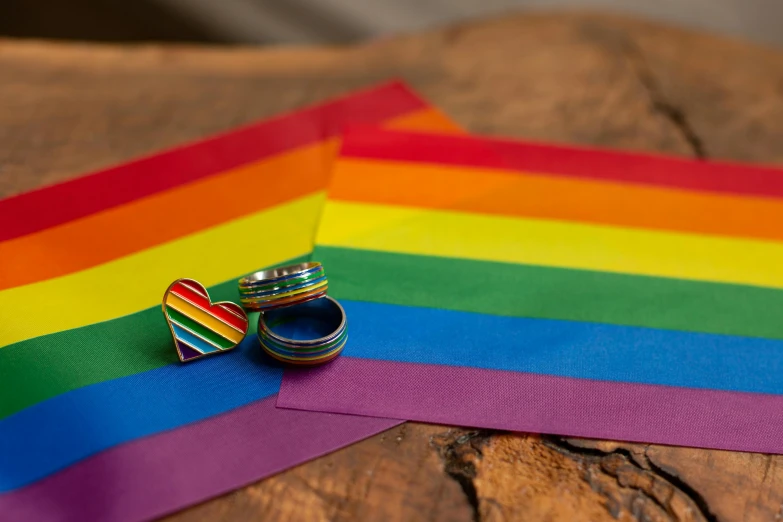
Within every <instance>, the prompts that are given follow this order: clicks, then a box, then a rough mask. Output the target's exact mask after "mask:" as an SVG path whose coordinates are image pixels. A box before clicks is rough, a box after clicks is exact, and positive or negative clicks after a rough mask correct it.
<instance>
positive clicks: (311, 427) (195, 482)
mask: <svg viewBox="0 0 783 522" xmlns="http://www.w3.org/2000/svg"><path fill="white" fill-rule="evenodd" d="M399 423H400V421H397V420H391V419H378V418H369V417H354V416H347V415H335V414H330V413H311V412H301V411H295V410H282V409H277V408H275V397H274V396H272V397H269V398H266V399H263V400H260V401H257V402H254V403H252V404H248V405H247V406H243V407H241V408H238V409H236V410H233V411H231V412H229V413H225V414H223V415H219V416H217V417H213V418H211V419H209V420H206V421H202V422H199V423H196V424H192V425H189V426H185V427H183V428H179V429H176V430H173V431H168V432H163V433H160V434H157V435H153V436H151V437H145V438H143V439H138V440H135V441H133V442H130V443H127V444H122V445H120V446H116V447H114V448H112V449H110V450H107V451H104V452H102V453H99V454H97V455H95V456H93V457H91V458H89V459H86V460H83V461H81V462H79V463H77V464H74V465H73V466H71V467H69V468H66V469H64V470H62V471H60V472H58V473H55V474H54V475H50V476H49V477H47V478H45V479H43V480H41V481H39V482H36V483H34V484H31V485H29V486H27V487H25V488H22V489H19V490H16V491H13V492H10V493H6V494H2V495H0V513H2V514H3V515H2V518H3V519H7V520H47V521H79V522H81V521H84V520H107V521H124V520H129V521H132V520H142V519H150V518H154V517H158V516H161V515H164V514H166V513H170V512H172V511H176V510H178V509H182V508H184V507H186V506H189V505H191V504H195V503H197V502H200V501H203V500H206V499H208V498H211V497H214V496H217V495H220V494H222V493H225V492H228V491H231V490H234V489H236V488H239V487H241V486H244V485H246V484H249V483H252V482H255V481H257V480H259V479H261V478H263V477H267V476H269V475H272V474H274V473H277V472H279V471H282V470H284V469H286V468H289V467H292V466H294V465H296V464H300V463H302V462H305V461H307V460H310V459H313V458H316V457H319V456H321V455H324V454H326V453H328V452H330V451H333V450H336V449H338V448H340V447H343V446H347V445H348V444H351V443H353V442H356V441H358V440H361V439H363V438H366V437H369V436H371V435H374V434H376V433H379V432H381V431H383V430H385V429H388V428H391V427H393V426H395V425H397V424H399Z"/></svg>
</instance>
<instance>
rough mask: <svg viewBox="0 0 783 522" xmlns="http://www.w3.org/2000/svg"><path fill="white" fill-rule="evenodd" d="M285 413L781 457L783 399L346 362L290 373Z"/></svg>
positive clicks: (284, 396)
mask: <svg viewBox="0 0 783 522" xmlns="http://www.w3.org/2000/svg"><path fill="white" fill-rule="evenodd" d="M277 404H278V406H281V407H285V408H297V409H311V410H312V409H315V410H320V411H331V412H337V413H351V414H359V415H375V416H382V417H390V418H400V419H410V420H418V421H424V422H432V423H439V424H458V425H463V426H473V427H482V428H496V429H503V430H512V431H525V432H537V433H553V434H558V435H568V436H576V437H591V438H602V439H613V440H626V441H634V442H653V443H659V444H674V445H681V446H696V447H703V448H717V449H726V450H739V451H754V452H762V453H783V396H779V395H766V394H759V393H740V392H726V391H716V390H705V389H693V388H677V387H671V386H654V385H646V384H628V383H619V382H609V381H595V380H588V379H574V378H569V377H553V376H547V375H539V374H532V373H521V372H506V371H498V370H483V369H477V368H469V367H459V366H439V365H429V364H414V363H403V362H388V361H378V360H371V359H357V358H351V357H345V356H343V357H340V358H338V359H336V360H335V361H333V362H332V363H330V364H329V365H327V366H325V367H322V368H316V369H310V370H299V369H293V370H286V374H285V377H284V378H283V385H282V387H281V389H280V395H279V396H278V402H277Z"/></svg>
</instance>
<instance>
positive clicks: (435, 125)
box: [383, 108, 465, 134]
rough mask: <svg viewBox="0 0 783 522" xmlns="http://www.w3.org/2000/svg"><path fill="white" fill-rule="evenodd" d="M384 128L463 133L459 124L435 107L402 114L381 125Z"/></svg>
mask: <svg viewBox="0 0 783 522" xmlns="http://www.w3.org/2000/svg"><path fill="white" fill-rule="evenodd" d="M383 128H384V129H401V130H408V131H425V132H434V133H435V132H436V133H438V134H465V131H464V130H462V128H460V126H459V125H457V124H456V123H454V122H453V121H451V120H450V119H449V118H448V117H447V116H446V115H445V114H443V113H442V112H440V111H439V110H438V109H435V108H427V109H422V110H420V111H415V112H411V113H409V114H403V115H402V116H397V117H395V118H392V119H391V120H389V121H388V122H387V123H385V124H384V125H383Z"/></svg>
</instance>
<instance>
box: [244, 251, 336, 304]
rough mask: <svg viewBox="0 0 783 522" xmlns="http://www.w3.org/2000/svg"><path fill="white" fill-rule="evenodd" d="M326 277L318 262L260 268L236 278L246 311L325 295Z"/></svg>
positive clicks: (305, 300)
mask: <svg viewBox="0 0 783 522" xmlns="http://www.w3.org/2000/svg"><path fill="white" fill-rule="evenodd" d="M328 286H329V281H328V280H327V279H326V274H324V268H323V266H321V263H317V262H309V263H299V264H296V265H289V266H284V267H280V268H273V269H271V270H261V271H260V272H256V273H254V274H251V275H249V276H247V277H243V278H242V279H240V280H239V300H240V302H241V303H242V306H243V307H244V308H245V310H247V311H249V312H263V311H266V310H273V309H275V308H281V307H284V306H293V305H296V304H301V303H305V302H307V301H312V300H313V299H318V298H319V297H323V296H325V295H326V290H327V288H328Z"/></svg>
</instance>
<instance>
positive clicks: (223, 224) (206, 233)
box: [0, 83, 455, 521]
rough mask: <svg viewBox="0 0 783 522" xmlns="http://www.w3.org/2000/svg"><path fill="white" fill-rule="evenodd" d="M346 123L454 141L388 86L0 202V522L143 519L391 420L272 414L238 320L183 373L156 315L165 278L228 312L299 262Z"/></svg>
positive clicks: (255, 353)
mask: <svg viewBox="0 0 783 522" xmlns="http://www.w3.org/2000/svg"><path fill="white" fill-rule="evenodd" d="M355 123H364V124H381V125H388V126H389V127H392V128H394V127H398V128H410V129H420V130H427V129H430V130H444V131H447V130H454V129H455V127H454V126H453V124H451V123H450V122H449V121H448V120H447V119H446V118H445V117H443V116H442V115H441V114H440V113H438V112H437V111H436V110H434V109H432V108H430V107H428V106H427V105H426V104H425V103H424V102H423V101H422V100H421V99H419V98H418V97H416V96H415V95H414V94H413V93H412V92H411V91H409V90H408V89H406V88H405V87H404V86H402V85H401V84H398V83H393V84H389V85H384V86H381V87H378V88H375V89H371V90H368V91H364V92H360V93H357V94H354V95H352V96H349V97H346V98H342V99H339V100H335V101H332V102H329V103H326V104H324V105H320V106H317V107H314V108H311V109H307V110H305V111H302V112H298V113H294V114H290V115H287V116H282V117H279V118H275V119H273V120H270V121H265V122H261V123H258V124H254V125H251V126H248V127H245V128H242V129H240V130H237V131H233V132H230V133H226V134H223V135H220V136H216V137H213V138H210V139H207V140H204V141H201V142H198V143H194V144H190V145H185V146H182V147H179V148H176V149H173V150H169V151H167V152H163V153H161V154H157V155H154V156H150V157H147V158H143V159H140V160H138V161H134V162H132V163H128V164H125V165H121V166H118V167H114V168H110V169H107V170H104V171H101V172H97V173H95V174H91V175H89V176H85V177H81V178H77V179H74V180H72V181H68V182H66V183H63V184H59V185H55V186H51V187H46V188H43V189H40V190H37V191H34V192H30V193H27V194H22V195H18V196H14V197H11V198H8V199H5V200H2V201H0V223H1V224H2V226H0V514H2V515H0V518H3V519H4V520H6V519H7V520H74V521H84V520H138V519H148V518H152V517H155V516H158V515H161V514H164V513H168V512H170V511H172V510H176V509H178V508H181V507H184V506H186V505H189V504H192V503H195V502H198V501H201V500H204V499H205V498H208V497H210V496H214V495H217V494H220V493H223V492H226V491H228V490H231V489H234V488H236V487H239V486H241V485H244V484H247V483H249V482H253V481H255V480H258V479H259V478H261V477H263V476H267V475H270V474H272V473H275V472H277V471H279V470H282V469H284V468H287V467H289V466H292V465H294V464H298V463H300V462H302V461H305V460H307V459H310V458H314V457H316V456H319V455H322V454H324V453H326V452H328V451H331V450H334V449H336V448H338V447H341V446H344V445H346V444H349V443H351V442H354V441H356V440H359V439H361V438H364V437H366V436H369V435H371V434H374V433H377V432H378V431H380V430H383V429H385V428H388V427H390V426H392V425H394V424H395V423H396V421H392V420H388V419H382V420H379V419H367V418H364V419H361V418H351V417H347V416H340V415H332V414H318V413H302V412H291V411H284V410H278V409H276V408H275V406H274V403H275V394H276V393H277V391H278V389H279V385H280V380H281V378H282V369H281V368H280V367H278V366H277V365H274V364H272V363H271V362H270V360H268V359H265V358H264V357H263V356H262V354H261V350H260V349H259V348H258V342H257V340H256V339H255V335H253V332H254V329H255V324H256V321H254V318H255V316H254V315H253V316H251V318H250V323H251V331H250V332H249V335H248V336H247V337H246V339H245V341H244V342H242V343H241V345H240V346H238V347H237V348H236V349H234V350H232V352H231V353H230V354H226V355H219V356H215V357H208V358H206V359H205V360H203V361H196V362H193V363H189V364H186V365H182V364H180V363H179V361H178V359H177V355H176V352H175V350H174V346H173V341H172V338H171V334H170V332H169V328H168V326H167V324H166V322H165V320H164V318H163V315H162V314H161V299H162V297H163V293H164V291H165V290H166V288H167V287H168V285H169V284H170V283H171V282H172V281H174V280H175V279H178V278H181V277H191V278H194V279H196V280H198V281H199V282H201V283H203V284H204V285H206V286H207V287H208V290H209V293H210V296H211V298H212V300H213V301H219V300H233V301H237V300H238V294H237V289H236V281H237V279H238V278H239V277H241V276H243V275H245V274H246V273H249V272H252V271H255V270H258V269H260V268H262V267H268V266H273V265H277V264H281V263H288V262H292V261H299V260H302V259H305V258H307V257H308V256H309V254H310V252H311V249H312V242H313V237H314V233H315V228H316V223H317V220H318V217H319V214H320V211H321V207H322V203H323V201H324V192H323V191H324V189H325V187H326V184H327V180H328V173H329V167H330V162H331V160H332V158H333V155H334V154H335V153H336V147H337V143H338V141H337V140H338V133H339V132H340V131H341V129H342V127H343V126H344V125H346V124H355ZM291 441H295V443H293V444H292V442H291Z"/></svg>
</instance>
